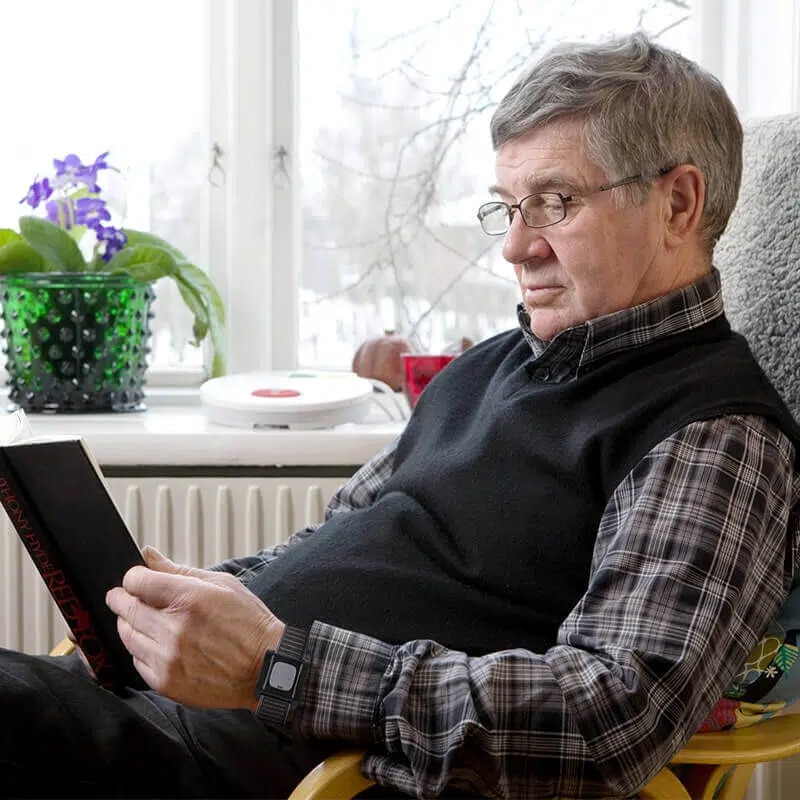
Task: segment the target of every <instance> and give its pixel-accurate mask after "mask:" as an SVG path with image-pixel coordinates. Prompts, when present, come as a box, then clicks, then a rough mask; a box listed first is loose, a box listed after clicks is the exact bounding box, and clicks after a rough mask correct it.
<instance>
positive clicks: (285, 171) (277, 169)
mask: <svg viewBox="0 0 800 800" xmlns="http://www.w3.org/2000/svg"><path fill="white" fill-rule="evenodd" d="M290 158H291V156H290V155H289V151H288V150H287V149H286V148H285V147H284V146H283V145H280V146H278V147H276V148H275V153H274V155H273V161H274V168H273V170H272V175H273V177H274V178H275V181H276V183H277V184H278V185H279V186H288V185H289V183H290V181H291V175H290V174H289V159H290Z"/></svg>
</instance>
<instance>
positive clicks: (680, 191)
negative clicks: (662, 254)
mask: <svg viewBox="0 0 800 800" xmlns="http://www.w3.org/2000/svg"><path fill="white" fill-rule="evenodd" d="M661 180H662V181H664V182H665V183H664V196H665V202H664V217H665V220H664V221H665V244H666V245H667V247H668V248H670V247H680V246H681V245H683V244H685V243H686V241H687V240H688V239H690V238H691V237H692V236H694V235H696V234H697V231H698V229H699V227H700V220H701V218H702V215H703V209H704V208H705V200H706V182H705V178H704V177H703V173H702V172H700V170H699V169H698V168H697V167H696V166H694V164H680V165H679V166H677V167H675V168H674V169H671V170H670V171H669V172H668V173H667V174H666V175H664V176H662V177H661Z"/></svg>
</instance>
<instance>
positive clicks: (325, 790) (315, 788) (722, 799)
mask: <svg viewBox="0 0 800 800" xmlns="http://www.w3.org/2000/svg"><path fill="white" fill-rule="evenodd" d="M73 649H74V645H73V644H72V642H71V641H69V639H64V640H62V641H61V642H59V644H58V645H56V647H55V648H53V650H52V651H51V653H50V654H51V655H55V656H61V655H67V654H69V653H71V652H72V650H73ZM798 753H800V714H787V715H786V716H776V717H772V718H771V719H768V720H765V721H764V722H759V723H758V724H756V725H752V726H750V727H747V728H737V729H735V730H729V731H719V732H715V733H698V734H695V735H694V736H693V737H692V738H691V739H690V740H689V742H687V744H686V745H685V747H684V748H683V749H682V750H680V751H679V752H678V753H677V755H676V756H675V758H673V759H672V764H671V766H675V767H677V769H676V770H675V771H674V772H673V771H672V770H671V769H668V768H664V769H662V770H661V771H660V772H659V773H658V774H657V775H656V776H655V778H653V779H652V780H651V781H650V783H648V784H647V786H645V787H644V789H642V790H641V791H640V792H639V800H743V798H744V796H745V793H746V792H747V786H748V784H749V782H750V777H751V775H752V774H753V770H754V769H755V767H756V765H757V764H763V763H766V762H769V761H778V760H780V759H782V758H788V757H789V756H793V755H796V754H798ZM362 757H363V753H362V752H361V751H359V750H348V751H343V752H341V753H338V754H336V755H335V756H332V757H330V758H326V759H325V761H323V762H322V763H320V764H318V765H317V766H316V767H314V769H313V770H311V772H309V773H308V775H306V777H305V778H303V780H302V781H301V782H300V783H299V784H298V785H297V787H296V788H295V790H294V791H293V792H292V794H291V795H290V797H289V800H351V798H353V797H355V796H356V795H357V794H358V793H359V792H361V791H363V790H364V789H366V788H368V787H369V786H372V785H373V782H372V781H371V780H370V779H369V778H367V777H365V776H364V775H363V774H362V772H361V759H362ZM678 775H680V777H678Z"/></svg>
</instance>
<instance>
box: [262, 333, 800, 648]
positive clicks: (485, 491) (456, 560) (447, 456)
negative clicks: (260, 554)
mask: <svg viewBox="0 0 800 800" xmlns="http://www.w3.org/2000/svg"><path fill="white" fill-rule="evenodd" d="M534 362H535V359H534V357H533V355H532V353H531V350H530V347H529V346H528V344H527V343H526V342H525V340H524V339H523V337H522V335H521V333H520V332H519V331H512V332H509V333H505V334H501V335H499V336H496V337H494V338H492V339H490V340H488V341H486V342H484V343H482V344H480V345H478V346H476V347H473V348H471V349H470V350H468V351H467V352H466V353H464V354H463V355H461V356H459V358H457V359H456V360H455V361H454V362H452V363H451V364H450V365H449V366H448V367H447V368H446V369H445V371H444V372H443V373H442V374H441V375H440V376H437V378H435V379H434V381H432V382H431V383H430V384H429V385H428V387H427V388H426V389H425V392H424V394H423V395H422V398H421V400H420V402H419V404H418V405H417V408H416V411H415V413H414V415H413V416H412V418H411V420H410V421H409V423H408V425H407V428H406V430H405V432H404V433H403V435H402V438H401V441H400V444H399V448H398V451H397V455H396V462H395V470H394V473H393V475H392V477H391V479H390V480H389V481H388V483H387V484H386V485H385V487H384V488H383V490H382V491H381V493H380V495H379V497H378V498H377V501H376V502H375V503H374V504H373V505H372V506H370V507H369V508H367V509H363V510H359V511H355V512H349V513H345V514H340V515H337V516H335V517H333V518H332V519H331V520H329V521H328V522H326V523H325V524H324V525H323V526H322V527H321V528H320V529H319V530H318V531H316V532H315V533H314V535H313V536H311V538H310V539H309V540H308V541H306V542H304V543H303V544H302V545H301V546H299V547H296V548H291V549H289V550H288V551H286V552H285V553H284V554H283V555H281V557H280V558H278V559H277V560H276V561H275V562H273V563H272V564H271V565H270V566H269V567H267V568H266V569H265V570H264V571H263V572H262V573H261V575H259V576H258V577H257V578H256V579H255V580H254V581H253V583H252V584H251V589H252V590H253V591H254V592H255V593H256V594H258V595H259V597H261V598H262V599H263V600H264V602H265V603H266V604H267V605H268V606H269V607H270V608H271V609H272V610H273V611H274V612H275V613H276V614H277V615H278V617H280V618H281V619H283V620H284V621H285V622H288V623H290V624H294V625H299V626H308V625H310V624H311V622H313V621H314V620H321V621H324V622H329V623H332V624H334V625H338V626H341V627H344V628H347V629H350V630H356V631H359V632H361V633H366V634H370V635H373V636H377V637H378V638H380V639H382V640H384V641H387V642H391V643H399V642H405V641H409V640H412V639H417V638H430V639H434V640H436V641H438V642H440V643H442V644H444V645H446V646H448V647H453V648H457V649H460V650H464V651H466V652H468V653H471V654H474V655H477V654H481V653H485V652H491V651H493V650H499V649H505V648H513V647H524V648H527V649H530V650H533V651H535V652H544V651H545V650H546V649H547V648H548V647H550V646H552V645H553V644H554V643H555V638H556V632H557V629H558V627H559V625H560V623H561V621H562V620H563V619H564V617H565V616H566V615H567V614H568V613H569V612H570V611H571V609H572V608H573V607H574V605H575V604H576V602H577V601H578V600H579V599H580V597H581V595H582V594H583V592H584V591H585V589H586V587H587V583H588V577H589V568H590V563H591V558H592V551H593V547H594V543H595V537H596V535H597V529H598V524H599V521H600V518H601V515H602V513H603V510H604V508H605V506H606V504H607V502H608V500H609V498H610V497H611V495H612V493H613V492H614V489H615V488H616V486H617V485H618V484H619V483H620V481H621V480H622V479H623V477H624V476H625V475H626V474H627V473H628V472H629V471H630V470H631V469H632V468H633V466H634V465H635V464H636V463H637V462H638V461H639V460H640V459H641V458H642V457H644V456H645V454H646V453H647V452H648V451H649V450H651V449H652V448H653V447H654V446H655V445H656V444H657V443H658V442H659V441H661V440H662V439H664V438H665V437H667V436H669V435H670V434H672V433H674V432H675V431H676V430H678V429H679V428H681V427H682V426H684V425H687V424H688V423H690V422H692V421H696V420H701V419H707V418H711V417H715V416H719V415H721V414H728V413H755V414H762V415H764V416H767V417H769V418H770V419H771V420H773V421H774V422H775V423H776V424H777V425H778V426H780V427H781V428H783V429H784V430H785V431H786V432H787V433H788V434H789V435H790V436H791V437H792V438H794V439H795V441H796V442H800V432H798V429H797V426H796V425H795V423H794V422H793V420H792V417H791V415H790V413H789V412H788V411H787V410H786V408H785V407H784V405H783V403H782V402H781V400H780V399H779V397H778V396H777V394H776V393H775V391H774V389H773V388H772V387H771V385H770V384H769V381H768V380H767V378H766V377H765V375H764V374H763V372H762V371H761V369H760V368H759V367H758V366H757V364H756V362H755V361H754V359H753V357H752V355H751V354H750V351H749V349H748V347H747V345H746V344H745V342H744V340H743V339H742V338H741V337H739V336H738V335H736V334H732V333H731V331H730V328H729V326H728V323H727V322H726V321H725V320H724V318H720V319H717V320H716V321H714V322H711V323H708V324H706V325H704V326H702V327H701V328H700V329H697V330H694V331H689V332H686V333H681V334H678V335H674V336H670V337H668V338H665V339H661V340H659V341H657V342H653V343H652V344H650V345H647V346H645V347H641V348H638V349H636V350H632V351H630V352H627V353H624V354H622V355H615V356H613V357H610V358H608V359H607V360H605V361H601V362H599V363H593V364H592V365H591V367H590V368H588V369H587V370H586V371H585V372H582V373H581V374H579V376H578V377H577V378H575V379H574V380H569V381H565V382H561V383H558V382H548V381H544V382H543V381H541V380H538V379H537V378H536V377H534V375H535V374H536V375H538V373H537V372H536V371H535V368H534V367H535V365H534Z"/></svg>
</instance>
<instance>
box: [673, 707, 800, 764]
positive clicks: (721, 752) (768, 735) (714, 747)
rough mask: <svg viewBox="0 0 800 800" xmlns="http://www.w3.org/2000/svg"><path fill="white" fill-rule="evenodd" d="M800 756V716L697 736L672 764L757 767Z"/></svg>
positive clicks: (779, 718) (769, 720) (777, 718)
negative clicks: (756, 765)
mask: <svg viewBox="0 0 800 800" xmlns="http://www.w3.org/2000/svg"><path fill="white" fill-rule="evenodd" d="M797 753H800V714H787V715H786V716H783V717H772V718H771V719H768V720H765V721H764V722H759V723H757V724H755V725H750V726H749V727H747V728H736V729H735V730H729V731H716V732H714V733H696V734H695V735H694V736H692V738H691V739H690V740H689V741H688V742H687V743H686V744H685V745H684V747H683V748H682V749H681V750H680V751H679V752H678V753H677V754H676V755H675V757H674V758H673V759H672V763H673V764H757V763H761V762H764V761H775V760H777V759H779V758H787V757H788V756H793V755H796V754H797Z"/></svg>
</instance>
